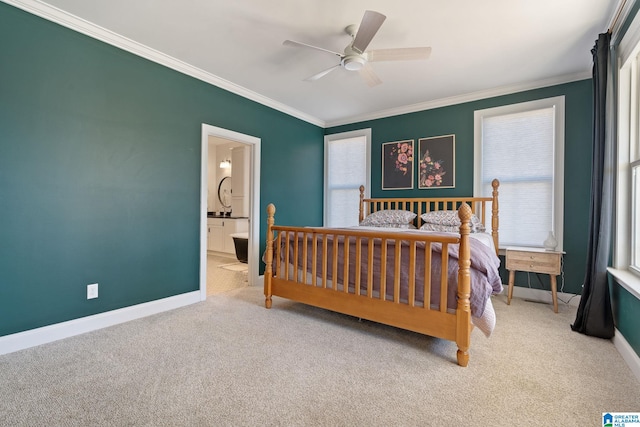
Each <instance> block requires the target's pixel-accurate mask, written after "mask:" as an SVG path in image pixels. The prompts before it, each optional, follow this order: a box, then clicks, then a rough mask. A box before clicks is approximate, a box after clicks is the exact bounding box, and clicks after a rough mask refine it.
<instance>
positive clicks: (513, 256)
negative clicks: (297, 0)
mask: <svg viewBox="0 0 640 427" xmlns="http://www.w3.org/2000/svg"><path fill="white" fill-rule="evenodd" d="M560 263H561V261H560V254H559V253H555V252H549V253H545V252H526V251H512V250H508V249H507V256H506V267H507V270H517V271H530V272H533V273H544V274H555V275H558V274H560V267H561V266H560Z"/></svg>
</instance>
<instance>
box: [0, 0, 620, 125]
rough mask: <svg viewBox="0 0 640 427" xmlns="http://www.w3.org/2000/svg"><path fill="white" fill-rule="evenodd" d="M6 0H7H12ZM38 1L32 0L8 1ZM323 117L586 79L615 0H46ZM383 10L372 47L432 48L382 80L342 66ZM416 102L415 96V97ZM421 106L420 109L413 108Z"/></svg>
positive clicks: (383, 72) (379, 68)
mask: <svg viewBox="0 0 640 427" xmlns="http://www.w3.org/2000/svg"><path fill="white" fill-rule="evenodd" d="M5 1H7V0H5ZM8 2H9V3H14V4H15V3H33V2H34V0H9V1H8ZM36 3H39V4H45V5H47V4H48V5H50V6H53V7H56V8H58V9H60V10H62V11H65V12H68V13H69V14H71V15H74V16H76V17H80V18H82V19H83V20H86V21H88V22H89V23H92V24H95V25H97V26H99V27H102V28H104V29H107V30H110V31H112V32H114V33H116V34H118V35H121V36H124V37H126V38H128V39H130V40H132V41H134V42H137V43H140V44H142V45H144V46H147V47H150V48H152V49H155V50H157V51H159V52H162V53H164V54H166V55H168V56H170V57H172V58H175V59H178V60H180V61H182V62H184V63H186V64H189V65H190V66H193V67H196V68H198V69H200V70H202V71H204V72H206V73H210V74H211V75H213V76H217V77H216V78H220V79H223V80H226V81H228V82H231V83H232V85H234V86H235V85H237V87H240V88H241V89H242V90H247V91H248V92H251V93H255V94H257V95H259V97H263V98H264V99H267V100H269V101H270V102H271V101H273V102H271V104H272V106H273V105H275V106H276V107H282V108H281V109H282V110H283V111H287V110H289V111H290V112H291V111H292V112H293V113H294V115H298V116H300V117H306V118H308V119H310V120H309V121H311V122H315V123H319V124H321V125H327V126H329V125H335V124H342V123H348V122H352V121H357V120H360V119H367V118H373V117H380V116H384V115H388V114H391V113H394V112H404V111H407V110H411V108H415V107H419V106H421V108H422V107H424V106H428V105H437V104H438V103H440V104H442V105H446V104H447V103H452V102H453V101H454V100H457V101H460V100H466V99H476V98H478V97H481V96H486V95H488V94H500V93H506V92H509V91H514V90H522V89H529V88H533V87H540V86H545V85H549V84H555V83H562V82H567V81H573V80H577V79H580V78H588V77H589V76H590V70H591V53H590V50H591V48H592V47H593V44H594V41H595V40H596V38H597V36H598V34H599V33H601V32H604V31H606V30H607V26H608V25H610V23H611V19H612V16H613V15H614V12H615V9H616V6H617V3H618V1H617V0H484V1H478V0H451V1H442V0H395V1H389V0H367V1H365V0H235V1H229V0H181V1H178V0H173V1H171V0H155V1H154V0H139V1H131V0H91V1H86V0H47V1H46V2H40V1H36ZM367 9H369V10H375V11H378V12H381V13H383V14H385V15H386V16H387V19H386V21H385V22H384V23H383V25H382V27H381V29H380V31H379V32H378V33H377V35H376V36H375V37H374V39H373V41H372V42H371V44H370V45H369V48H370V49H384V48H394V47H415V46H431V47H432V49H433V51H432V54H431V57H430V58H429V59H428V60H426V61H407V62H376V63H372V64H371V65H372V66H373V68H374V69H375V72H376V73H377V74H378V76H379V77H380V79H381V80H382V81H383V83H382V84H380V85H378V86H375V87H373V88H371V87H368V86H367V85H366V84H365V83H364V82H363V81H362V79H361V78H360V76H359V75H358V73H356V72H349V71H346V70H344V69H338V70H335V71H333V72H332V73H330V74H328V75H327V76H326V77H324V78H322V79H320V80H317V81H315V82H306V81H303V80H304V79H305V78H307V77H309V76H311V75H313V74H315V73H317V72H319V71H321V70H323V69H326V68H328V67H330V66H332V65H335V64H336V63H337V57H335V56H332V55H330V54H325V53H323V52H316V51H314V50H310V49H304V48H293V47H288V46H283V45H282V42H283V41H284V40H285V39H293V40H296V41H300V42H304V43H308V44H312V45H316V46H320V47H324V48H326V49H329V50H333V51H338V52H342V50H343V49H344V47H345V46H346V45H347V44H348V43H349V41H350V37H349V36H348V35H347V34H346V33H345V32H344V27H345V26H347V25H349V24H358V23H359V22H360V20H361V18H362V16H363V13H364V11H365V10H367ZM416 104H417V105H416ZM415 109H418V108H415Z"/></svg>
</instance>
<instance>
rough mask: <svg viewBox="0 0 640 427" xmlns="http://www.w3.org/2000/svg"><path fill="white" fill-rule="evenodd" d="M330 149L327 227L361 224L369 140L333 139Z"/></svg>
mask: <svg viewBox="0 0 640 427" xmlns="http://www.w3.org/2000/svg"><path fill="white" fill-rule="evenodd" d="M327 149H328V152H327V168H326V172H327V175H326V180H327V187H326V191H327V194H326V202H327V205H326V207H325V209H326V217H325V219H326V221H325V222H326V223H325V225H326V226H327V227H348V226H352V225H358V211H359V200H360V186H361V185H363V184H365V183H366V182H367V138H366V137H365V136H358V137H354V138H345V139H337V140H333V141H330V142H329V143H328V147H327Z"/></svg>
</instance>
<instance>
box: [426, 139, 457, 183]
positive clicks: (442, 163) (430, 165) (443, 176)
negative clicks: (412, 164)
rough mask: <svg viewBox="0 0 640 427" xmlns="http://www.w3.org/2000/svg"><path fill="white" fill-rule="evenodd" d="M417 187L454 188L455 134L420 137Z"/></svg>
mask: <svg viewBox="0 0 640 427" xmlns="http://www.w3.org/2000/svg"><path fill="white" fill-rule="evenodd" d="M418 145H419V154H420V159H419V165H418V174H419V178H418V188H423V189H432V188H454V187H455V186H456V172H455V165H456V148H455V147H456V136H455V135H443V136H434V137H430V138H420V139H419V140H418Z"/></svg>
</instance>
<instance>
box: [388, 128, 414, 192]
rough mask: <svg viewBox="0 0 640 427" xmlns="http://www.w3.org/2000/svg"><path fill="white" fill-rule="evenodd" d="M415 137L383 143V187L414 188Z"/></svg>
mask: <svg viewBox="0 0 640 427" xmlns="http://www.w3.org/2000/svg"><path fill="white" fill-rule="evenodd" d="M413 142H414V141H413V139H410V140H406V141H397V142H385V143H384V144H382V189H383V190H403V189H410V188H413Z"/></svg>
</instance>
